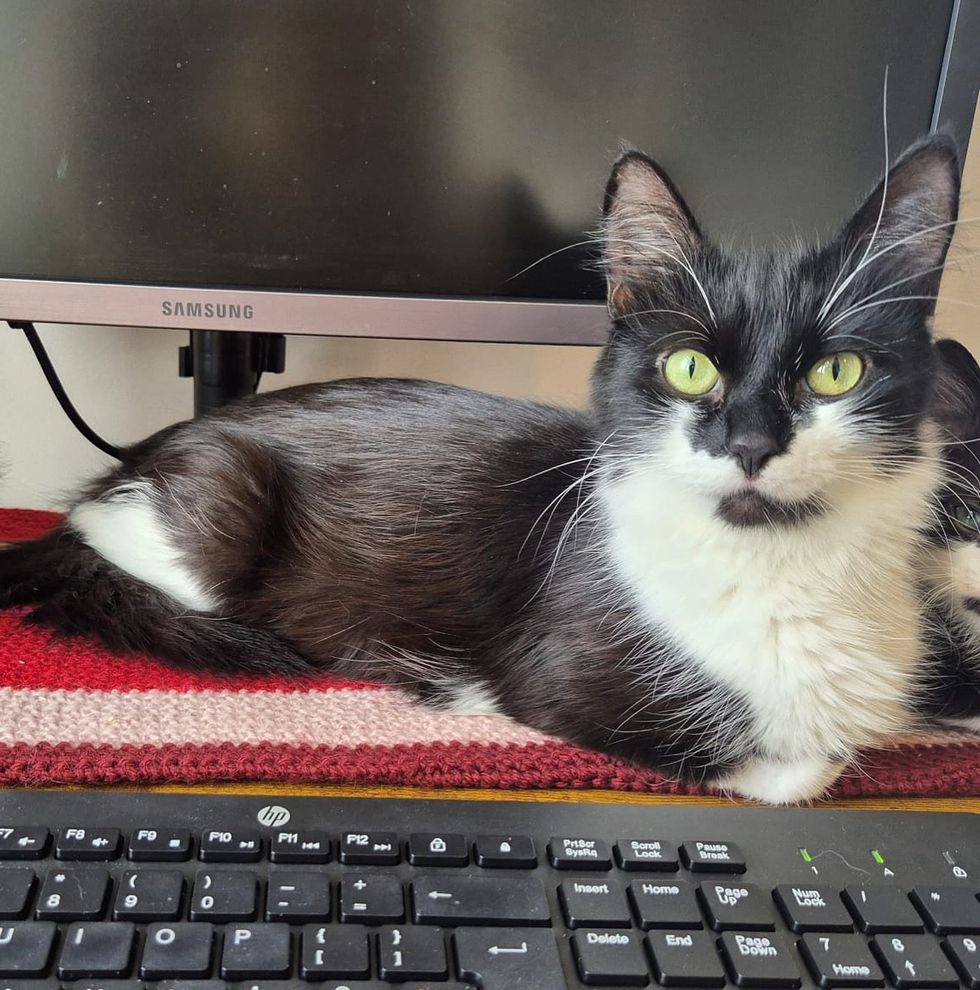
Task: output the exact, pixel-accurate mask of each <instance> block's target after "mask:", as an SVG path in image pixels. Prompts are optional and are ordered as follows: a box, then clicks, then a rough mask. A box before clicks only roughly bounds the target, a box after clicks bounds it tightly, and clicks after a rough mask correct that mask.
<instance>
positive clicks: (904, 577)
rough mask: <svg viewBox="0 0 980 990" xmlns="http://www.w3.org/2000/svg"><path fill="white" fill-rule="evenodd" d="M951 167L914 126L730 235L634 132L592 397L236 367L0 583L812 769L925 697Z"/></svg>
mask: <svg viewBox="0 0 980 990" xmlns="http://www.w3.org/2000/svg"><path fill="white" fill-rule="evenodd" d="M957 198H958V170H957V163H956V156H955V152H954V150H953V147H952V145H951V144H950V143H949V142H948V141H946V140H945V139H942V138H934V139H930V140H927V141H925V142H922V143H920V144H918V145H917V146H915V147H913V148H912V149H910V150H909V151H908V152H907V153H906V154H905V155H904V156H903V157H902V158H901V159H900V160H899V161H898V162H897V163H896V164H895V165H894V167H893V168H892V169H891V170H890V172H889V173H888V174H887V176H886V177H885V178H884V180H883V182H882V183H881V184H880V185H879V187H878V188H877V189H876V190H875V191H874V192H873V193H872V194H871V195H870V196H869V198H868V200H867V201H866V202H865V203H864V205H863V206H861V207H860V209H859V210H858V211H857V213H856V214H855V215H854V217H853V218H852V219H851V220H850V221H849V222H848V223H847V225H846V226H845V227H844V229H843V230H842V231H841V233H840V235H839V236H838V237H837V238H835V239H834V240H833V241H832V242H831V243H829V244H828V245H826V246H824V247H821V248H819V249H816V248H815V249H810V250H804V249H802V248H801V249H799V250H782V251H779V252H776V253H772V254H763V255H750V254H747V253H744V252H741V251H723V250H721V249H719V248H717V247H716V246H714V245H712V244H711V243H710V242H709V241H708V240H707V239H706V238H705V236H704V235H703V234H702V232H701V230H700V228H699V226H698V224H697V222H696V221H695V219H694V217H693V215H692V213H691V211H690V210H689V208H688V207H687V205H686V204H685V202H684V201H683V199H682V198H681V196H680V194H679V193H678V191H677V190H676V189H675V187H674V185H673V184H672V183H671V181H670V179H669V178H668V177H667V176H666V174H665V173H664V171H663V170H662V169H661V168H660V167H659V166H658V165H657V164H655V163H654V162H653V161H651V160H650V159H649V158H647V157H645V156H644V155H642V154H639V153H637V152H630V153H627V154H626V155H624V156H623V157H622V158H621V159H620V160H619V161H618V162H617V164H616V166H615V168H614V170H613V173H612V176H611V178H610V180H609V183H608V187H607V191H606V197H605V206H604V219H603V238H604V249H603V259H602V260H603V265H604V269H605V273H606V278H607V282H608V301H609V310H610V314H611V322H612V326H611V330H610V336H609V340H608V343H607V345H606V347H605V350H604V352H603V354H602V356H601V359H600V360H599V362H598V365H597V368H596V371H595V376H594V382H593V403H592V407H591V409H590V410H589V411H588V412H584V413H578V412H571V411H567V410H560V409H553V408H547V407H544V406H540V405H535V404H532V403H529V402H521V401H513V400H505V399H502V398H495V397H492V396H489V395H483V394H479V393H476V392H472V391H468V390H465V389H460V388H452V387H449V386H446V385H438V384H435V383H432V382H421V381H397V380H385V381H380V380H359V381H341V382H334V383H330V384H325V385H309V386H302V387H299V388H293V389H286V390H283V391H281V392H277V393H271V394H266V395H262V396H259V397H256V398H252V399H248V400H245V401H242V402H239V403H237V404H234V405H231V406H228V407H226V408H224V409H221V410H219V411H217V412H215V413H213V414H211V415H209V416H207V417H205V418H203V419H200V420H196V421H193V422H187V423H181V424H178V425H176V426H173V427H170V428H168V429H165V430H163V431H162V432H160V433H158V434H156V435H155V436H153V437H150V438H149V439H148V440H146V441H144V442H142V443H139V444H137V445H135V446H134V447H132V448H131V449H130V450H129V451H128V452H127V453H126V458H125V463H124V464H123V466H122V467H120V468H119V469H117V470H114V471H112V472H110V473H109V474H107V475H105V476H104V477H102V478H100V479H98V480H97V481H95V482H94V483H93V484H92V485H90V486H89V487H88V488H87V489H86V490H85V491H84V492H83V493H82V494H81V495H80V497H79V498H78V500H77V501H76V502H75V504H74V505H73V507H72V508H71V511H70V513H69V515H68V518H67V521H66V523H65V524H64V525H63V526H61V527H60V529H59V530H58V531H57V532H55V533H54V534H52V535H50V536H48V537H46V538H44V539H42V540H39V541H36V542H34V543H30V544H27V545H23V546H19V547H16V548H14V549H10V550H7V551H5V552H3V553H2V554H0V605H15V604H33V605H35V606H36V608H35V610H34V611H33V613H32V615H31V621H33V622H36V623H39V624H42V625H45V626H50V627H53V628H55V629H57V630H60V631H62V632H66V633H94V634H96V635H97V636H99V637H101V638H102V640H103V641H104V642H105V643H107V644H108V645H109V646H110V647H112V648H114V649H117V650H123V651H148V652H151V653H154V654H156V655H158V656H160V657H162V658H164V659H166V660H170V661H172V662H175V663H181V664H185V665H191V666H194V665H202V666H209V667H212V668H218V669H225V670H273V671H285V672H295V673H302V672H305V671H311V670H320V669H329V670H333V671H337V672H340V673H342V674H344V675H348V676H355V677H369V678H376V679H379V680H382V681H386V682H389V683H392V684H397V685H401V686H404V687H406V688H408V689H410V690H411V691H413V692H415V693H416V694H417V695H419V696H420V697H422V698H423V699H426V700H428V701H430V702H433V703H436V704H441V705H444V706H448V707H450V708H453V709H455V710H459V711H471V712H472V711H478V712H501V713H505V714H507V715H510V716H512V717H513V718H515V719H518V720H520V721H521V722H524V723H526V724H528V725H530V726H533V727H535V728H537V729H539V730H542V731H544V732H547V733H552V734H555V735H557V736H561V737H564V738H566V739H569V740H572V741H574V742H577V743H580V744H583V745H585V746H590V747H594V748H597V749H600V750H604V751H605V752H608V753H612V754H615V755H618V756H621V757H624V758H626V759H628V760H632V761H636V762H639V763H642V764H644V765H648V766H653V767H657V768H659V769H661V770H663V771H664V772H666V773H668V774H671V775H676V776H679V777H681V778H684V779H686V780H688V781H692V782H699V783H705V782H707V783H710V784H714V785H717V786H719V787H722V788H724V789H727V790H730V791H733V792H737V793H739V794H743V795H747V796H749V797H753V798H757V799H761V800H766V801H774V802H785V801H798V800H802V799H806V798H811V797H814V796H817V795H819V794H820V793H822V792H823V791H824V789H825V788H826V787H827V786H828V785H829V784H830V783H831V782H832V781H833V780H834V778H835V777H836V776H837V775H838V774H839V773H840V772H841V770H842V769H843V768H844V767H845V766H846V765H847V764H848V763H849V762H850V761H852V760H853V758H854V756H855V753H856V752H857V750H858V749H859V748H860V747H862V746H866V745H869V744H873V743H875V742H876V741H878V740H880V739H881V738H882V737H883V736H884V735H886V734H888V733H891V732H893V731H895V730H897V729H901V728H903V727H904V726H906V725H907V724H909V721H910V719H911V717H912V716H911V713H910V707H909V706H910V701H909V699H910V696H911V690H912V687H913V685H914V684H915V683H917V679H918V678H919V677H920V673H921V664H922V656H923V635H924V634H923V625H922V621H921V615H920V612H921V609H920V602H919V600H918V598H917V592H918V587H917V582H916V573H915V566H914V562H915V554H916V551H917V549H918V546H919V543H918V541H919V534H920V532H921V531H923V530H924V529H925V528H926V523H927V519H928V514H929V512H930V496H931V493H932V492H933V490H934V489H935V487H936V484H937V481H938V477H939V458H938V446H937V443H936V431H935V427H934V425H933V423H932V421H931V420H930V418H929V416H928V413H927V406H928V402H929V398H930V389H931V383H932V376H933V362H934V355H933V346H932V343H931V341H930V337H929V320H930V316H931V314H932V312H933V307H934V301H933V300H934V295H935V292H936V289H937V286H938V283H939V273H940V270H941V267H942V265H943V262H944V258H945V254H946V250H947V246H948V243H949V239H950V235H951V231H952V225H953V222H954V220H955V217H956V210H957Z"/></svg>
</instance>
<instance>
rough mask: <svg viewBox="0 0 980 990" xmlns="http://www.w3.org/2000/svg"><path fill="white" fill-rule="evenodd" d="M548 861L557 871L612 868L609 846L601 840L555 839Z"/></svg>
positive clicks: (549, 849) (550, 848)
mask: <svg viewBox="0 0 980 990" xmlns="http://www.w3.org/2000/svg"><path fill="white" fill-rule="evenodd" d="M548 859H550V860H551V865H552V866H553V867H554V868H555V869H556V870H608V869H610V868H611V867H612V857H611V856H610V854H609V846H607V845H606V843H605V842H603V841H602V840H601V839H582V838H575V837H567V838H566V837H562V838H553V839H552V840H551V841H550V842H549V843H548Z"/></svg>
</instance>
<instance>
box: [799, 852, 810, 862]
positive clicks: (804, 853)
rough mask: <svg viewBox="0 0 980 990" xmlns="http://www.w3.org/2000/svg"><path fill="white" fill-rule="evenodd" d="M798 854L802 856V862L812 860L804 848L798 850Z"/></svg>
mask: <svg viewBox="0 0 980 990" xmlns="http://www.w3.org/2000/svg"><path fill="white" fill-rule="evenodd" d="M800 855H801V856H802V857H803V862H804V863H812V862H813V857H812V856H811V855H810V853H809V852H807V850H806V849H801V850H800Z"/></svg>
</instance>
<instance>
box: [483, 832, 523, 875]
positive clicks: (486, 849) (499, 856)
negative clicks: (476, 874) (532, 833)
mask: <svg viewBox="0 0 980 990" xmlns="http://www.w3.org/2000/svg"><path fill="white" fill-rule="evenodd" d="M473 847H474V849H475V850H476V862H477V865H478V866H484V867H488V868H490V869H494V868H497V869H530V868H531V867H534V866H537V863H538V855H537V852H536V851H535V848H534V840H533V839H531V838H529V837H528V836H526V835H480V836H477V839H476V842H475V843H474V844H473Z"/></svg>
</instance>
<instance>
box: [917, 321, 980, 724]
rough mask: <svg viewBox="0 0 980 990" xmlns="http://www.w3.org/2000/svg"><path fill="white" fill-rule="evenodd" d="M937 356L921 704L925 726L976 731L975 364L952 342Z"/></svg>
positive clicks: (978, 428) (979, 554)
mask: <svg viewBox="0 0 980 990" xmlns="http://www.w3.org/2000/svg"><path fill="white" fill-rule="evenodd" d="M936 354H937V356H938V358H939V373H938V374H937V376H936V389H935V391H934V396H933V404H932V414H933V418H934V419H935V420H936V421H937V423H938V425H939V426H940V428H941V435H942V439H943V443H944V451H943V481H942V484H941V486H940V488H939V490H938V492H937V496H936V499H935V512H934V518H933V520H932V521H931V523H932V524H931V525H930V529H929V533H928V540H927V543H926V545H925V547H924V552H923V564H922V573H923V576H924V580H925V585H926V596H925V600H926V601H927V603H928V606H929V611H928V614H929V615H930V618H931V624H932V625H933V626H934V628H935V634H934V642H935V646H934V655H933V657H932V658H931V660H930V663H929V664H928V665H927V666H926V668H925V670H924V675H925V682H924V684H923V689H922V690H921V692H920V701H919V706H920V710H921V712H922V714H923V715H924V716H925V718H926V720H927V723H931V724H935V723H937V722H938V723H939V724H940V725H942V726H953V727H957V728H962V729H967V730H972V731H974V732H980V366H978V365H977V362H976V359H975V358H974V357H973V355H972V354H971V353H970V352H969V351H968V350H967V349H966V348H965V347H964V346H963V345H962V344H960V343H957V342H956V341H953V340H940V341H937V342H936Z"/></svg>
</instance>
